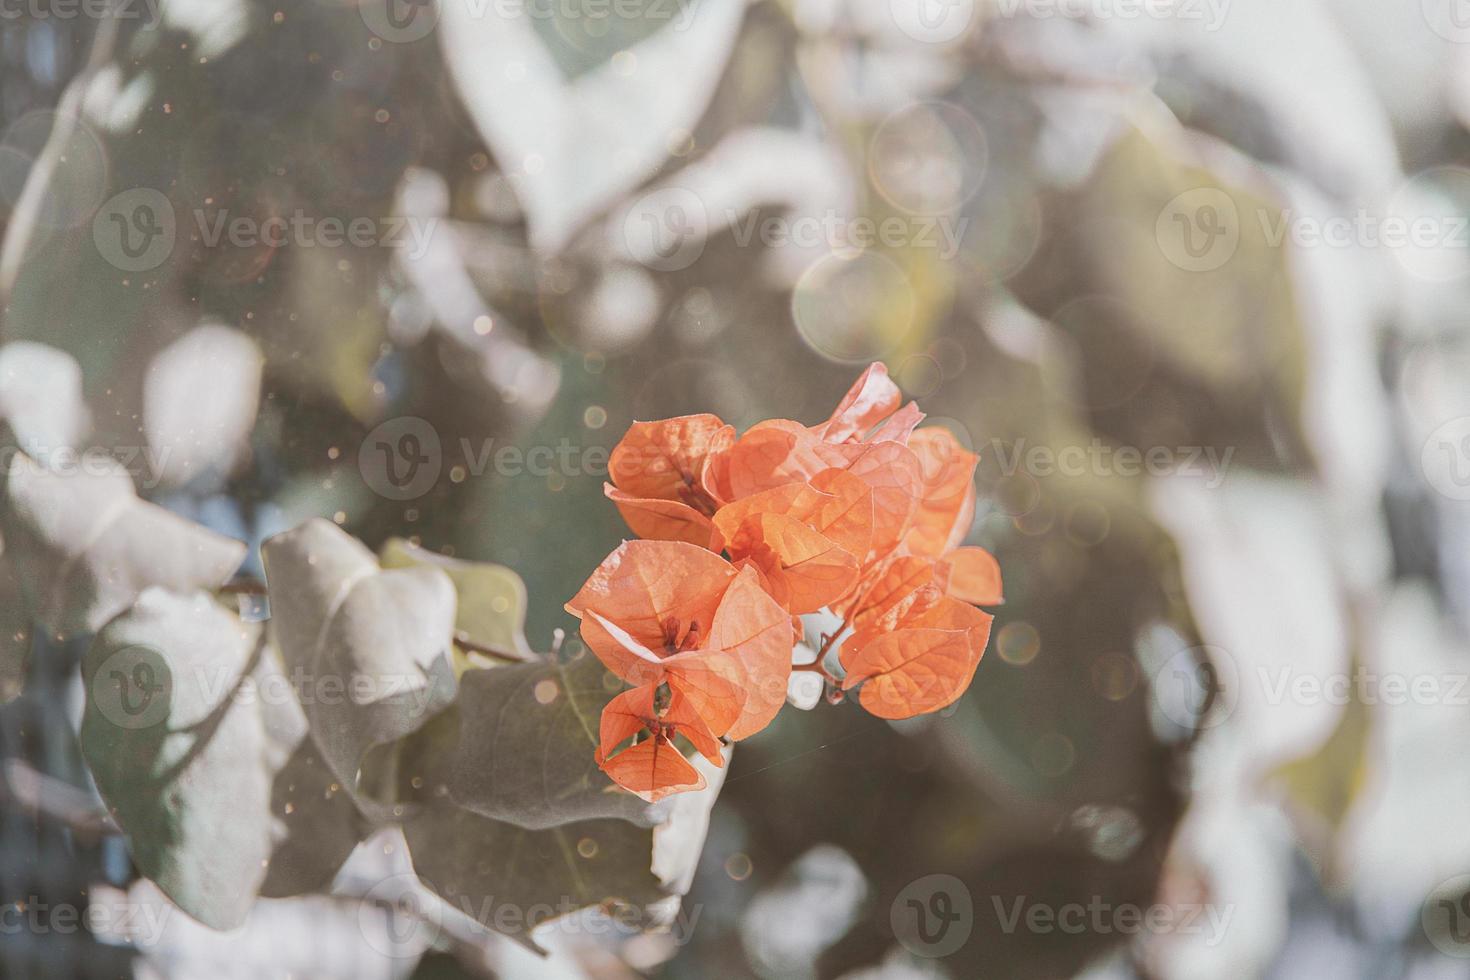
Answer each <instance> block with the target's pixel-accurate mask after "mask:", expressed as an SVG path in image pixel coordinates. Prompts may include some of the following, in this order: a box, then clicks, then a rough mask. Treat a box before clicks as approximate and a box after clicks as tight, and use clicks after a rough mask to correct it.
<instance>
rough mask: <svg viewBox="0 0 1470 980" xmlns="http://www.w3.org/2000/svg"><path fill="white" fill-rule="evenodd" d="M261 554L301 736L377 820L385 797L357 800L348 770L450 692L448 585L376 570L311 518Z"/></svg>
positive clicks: (363, 554) (425, 571) (407, 572)
mask: <svg viewBox="0 0 1470 980" xmlns="http://www.w3.org/2000/svg"><path fill="white" fill-rule="evenodd" d="M261 552H262V557H263V559H264V562H265V568H266V579H267V585H268V589H269V593H270V601H271V622H272V624H273V630H274V635H275V638H276V642H277V643H278V644H279V646H280V648H281V653H282V656H283V658H284V659H285V662H286V666H287V668H288V671H289V672H290V673H291V675H292V683H293V684H295V685H296V687H297V691H298V694H300V695H301V696H302V707H303V708H304V709H305V711H306V717H307V720H308V722H309V723H310V726H311V732H312V736H313V738H314V739H315V741H316V744H317V746H318V747H319V748H320V749H321V752H322V756H323V758H324V759H325V760H326V762H327V765H328V766H329V767H330V768H331V770H332V772H333V773H334V774H335V775H336V777H337V779H338V781H339V782H340V783H341V785H342V786H344V787H346V788H347V789H348V790H349V791H350V792H352V793H353V794H355V796H356V798H357V799H358V802H359V805H361V806H362V807H363V808H364V812H366V813H368V814H369V815H370V816H373V817H374V818H375V819H379V818H386V817H388V816H390V815H391V806H389V805H387V804H384V803H381V802H375V801H370V800H367V799H364V798H363V793H362V792H361V791H360V787H359V782H358V770H359V768H360V766H361V765H362V762H363V756H364V754H365V753H366V752H367V751H368V750H369V749H370V748H372V747H373V746H375V745H380V744H384V743H388V742H393V741H396V740H397V739H400V738H402V737H403V736H405V735H407V734H409V733H410V732H413V731H415V730H416V729H418V728H419V727H420V726H422V725H423V724H424V723H425V722H427V721H428V720H429V718H430V717H432V716H433V715H434V714H435V713H436V712H438V711H439V710H441V709H442V708H444V707H445V706H446V705H447V704H449V703H450V701H451V700H453V698H454V692H455V679H454V670H453V667H452V665H451V663H450V655H449V652H450V642H451V637H452V635H453V629H454V615H455V601H454V586H453V585H452V584H451V582H450V580H449V577H448V576H447V575H446V574H445V573H444V572H442V571H440V570H439V569H437V568H429V567H418V568H406V569H394V570H389V571H383V570H381V569H379V567H378V562H377V560H376V559H375V558H374V557H373V554H372V552H371V551H369V550H368V549H367V548H365V547H363V546H362V544H360V543H359V542H358V541H357V540H355V539H354V538H352V537H351V536H349V535H348V534H347V533H346V532H344V531H342V530H341V529H340V528H338V527H337V526H336V525H334V524H332V523H330V522H329V521H323V520H319V519H314V520H311V521H308V522H307V523H305V524H302V525H301V526H300V527H298V528H296V529H294V530H292V531H287V532H285V533H283V534H278V535H276V536H275V537H273V538H271V539H269V540H268V541H266V542H265V544H264V545H262V547H261ZM298 676H299V678H300V679H299V680H298ZM344 692H345V693H344Z"/></svg>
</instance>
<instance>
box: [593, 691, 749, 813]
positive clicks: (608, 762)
mask: <svg viewBox="0 0 1470 980" xmlns="http://www.w3.org/2000/svg"><path fill="white" fill-rule="evenodd" d="M645 733H646V736H647V737H644V738H642V739H641V740H640V741H637V742H635V743H634V744H632V745H630V746H628V747H627V748H625V749H623V751H621V752H616V754H614V753H615V750H616V749H617V747H618V746H619V745H620V744H621V743H623V742H625V741H627V740H628V739H629V738H630V737H633V736H643V735H645ZM676 735H683V736H684V737H685V738H687V739H688V740H689V742H690V743H691V744H692V745H693V746H694V748H695V750H696V751H698V752H699V754H700V755H702V756H704V757H705V758H706V759H708V760H709V761H710V762H711V763H712V764H713V765H716V766H723V765H724V764H725V757H724V755H723V753H722V752H721V750H720V742H719V739H717V738H715V736H714V735H713V734H712V733H711V732H710V730H709V726H707V725H706V724H705V723H704V719H703V718H701V717H700V716H699V715H698V713H696V712H695V710H694V707H693V703H692V702H691V701H690V700H689V699H688V698H687V697H684V696H683V695H682V694H680V693H679V692H678V691H676V690H673V689H672V688H669V687H666V686H664V687H661V686H659V685H656V684H645V685H643V686H642V687H635V688H633V689H632V690H629V691H624V692H623V693H622V694H619V695H618V696H617V697H615V698H613V699H612V700H611V701H609V702H608V704H607V707H605V708H603V710H602V723H601V729H600V732H599V739H600V743H601V744H600V745H599V747H598V749H597V753H596V758H597V764H598V766H600V767H601V768H602V771H603V772H605V773H607V774H608V776H609V777H611V779H612V780H613V782H615V783H617V784H618V785H619V786H621V787H623V788H624V789H627V790H629V791H631V792H633V793H636V794H638V795H639V796H641V797H643V799H645V800H647V801H648V802H650V803H656V802H658V801H659V800H660V799H662V798H663V797H665V796H668V795H669V794H671V793H682V792H685V791H688V790H696V789H703V788H704V785H705V779H704V776H703V775H702V774H701V773H700V772H699V771H698V770H697V769H695V768H694V766H692V765H690V764H689V762H688V760H686V759H685V758H684V756H683V754H682V753H680V751H679V750H678V748H677V747H675V745H674V741H673V740H674V737H675V736H676Z"/></svg>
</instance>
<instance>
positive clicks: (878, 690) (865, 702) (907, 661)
mask: <svg viewBox="0 0 1470 980" xmlns="http://www.w3.org/2000/svg"><path fill="white" fill-rule="evenodd" d="M850 660H851V662H850V664H849V665H848V674H847V679H846V680H844V681H843V682H842V687H843V690H850V689H852V688H854V687H856V686H857V685H858V684H862V685H863V689H862V691H861V692H860V694H859V698H858V700H859V701H860V702H861V704H862V706H863V707H864V708H866V709H868V711H870V712H871V713H873V714H875V715H877V716H878V717H879V718H912V717H913V716H914V715H920V714H924V713H925V712H929V711H937V710H939V709H940V708H943V707H945V706H946V705H949V704H953V703H954V701H955V700H956V699H958V698H959V696H960V695H961V694H963V693H964V692H965V688H966V687H968V686H969V683H970V679H971V678H972V677H973V676H974V674H975V665H976V664H977V663H979V658H978V657H977V656H976V655H975V654H974V652H973V648H972V644H971V642H970V637H969V631H968V630H951V629H903V630H898V631H897V632H894V633H887V634H884V635H883V636H880V637H878V638H877V639H876V640H874V641H873V642H872V643H869V644H868V645H866V646H865V647H863V648H862V649H861V650H859V651H858V652H857V653H856V654H855V655H854V656H852V657H851V658H850Z"/></svg>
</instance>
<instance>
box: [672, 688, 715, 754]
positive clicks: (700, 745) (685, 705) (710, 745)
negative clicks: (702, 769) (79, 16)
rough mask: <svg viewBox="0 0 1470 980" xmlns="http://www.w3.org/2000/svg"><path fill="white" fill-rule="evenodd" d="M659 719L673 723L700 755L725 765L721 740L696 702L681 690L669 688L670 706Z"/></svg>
mask: <svg viewBox="0 0 1470 980" xmlns="http://www.w3.org/2000/svg"><path fill="white" fill-rule="evenodd" d="M659 721H660V722H662V723H663V724H665V725H671V726H673V727H674V729H675V730H676V731H678V733H679V734H680V735H683V736H684V737H685V738H687V739H689V742H690V744H691V745H693V746H694V748H695V750H696V751H698V752H699V754H700V755H702V756H704V757H705V758H706V759H708V760H709V761H710V762H711V763H713V764H714V765H716V766H720V767H723V766H724V765H725V755H724V753H723V752H722V751H720V740H719V739H718V738H716V737H715V736H714V734H713V733H712V732H711V731H710V730H709V725H707V724H705V721H704V719H703V718H702V717H700V715H699V712H697V711H696V710H695V709H694V702H693V701H691V700H689V698H688V697H687V696H685V695H684V694H683V693H682V692H681V691H678V690H676V689H674V688H673V687H670V688H669V706H668V707H667V708H666V709H665V710H664V713H663V715H662V717H660V718H659Z"/></svg>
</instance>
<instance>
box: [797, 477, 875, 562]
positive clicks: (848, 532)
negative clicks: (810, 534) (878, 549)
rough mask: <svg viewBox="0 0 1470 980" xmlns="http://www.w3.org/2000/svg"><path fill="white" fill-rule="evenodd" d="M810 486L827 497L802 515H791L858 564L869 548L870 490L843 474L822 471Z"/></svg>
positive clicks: (871, 496) (871, 543) (871, 537)
mask: <svg viewBox="0 0 1470 980" xmlns="http://www.w3.org/2000/svg"><path fill="white" fill-rule="evenodd" d="M811 486H812V487H814V488H816V489H817V490H820V491H822V492H823V493H824V494H826V495H827V496H825V497H822V498H820V499H818V500H816V501H815V502H814V504H815V506H813V508H812V509H811V510H810V511H807V512H806V513H796V514H793V516H795V517H799V518H801V520H802V521H803V522H804V523H805V524H806V525H807V526H808V527H810V528H812V529H813V530H815V531H820V532H821V533H823V534H825V535H826V536H827V537H829V538H831V539H832V540H833V541H835V542H836V543H837V545H838V546H839V547H840V548H842V550H844V551H846V552H848V553H849V554H851V555H853V556H855V557H856V558H857V559H858V560H859V561H861V560H862V559H864V558H866V557H867V554H868V551H869V550H870V549H871V548H872V546H873V488H872V487H870V486H868V485H867V483H865V482H863V480H862V478H861V477H858V476H854V475H853V474H852V473H849V472H847V471H846V470H839V469H829V470H823V471H822V472H820V473H818V474H817V475H816V476H814V477H812V479H811Z"/></svg>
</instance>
